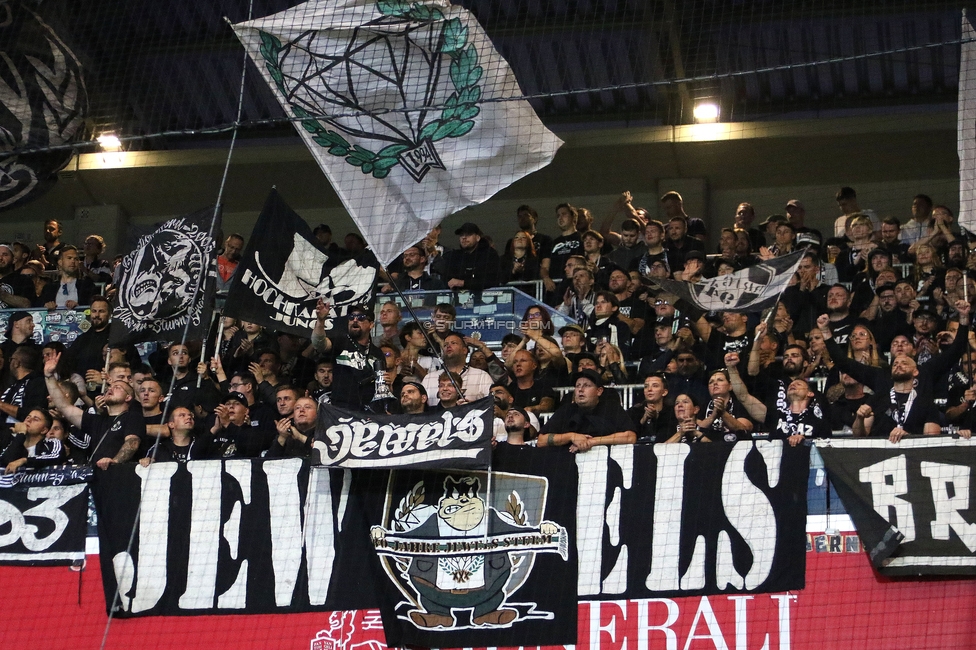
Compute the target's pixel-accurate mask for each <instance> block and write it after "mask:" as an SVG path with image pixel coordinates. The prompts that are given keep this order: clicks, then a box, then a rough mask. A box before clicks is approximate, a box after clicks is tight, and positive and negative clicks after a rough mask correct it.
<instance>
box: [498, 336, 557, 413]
mask: <svg viewBox="0 0 976 650" xmlns="http://www.w3.org/2000/svg"><path fill="white" fill-rule="evenodd" d="M538 368H539V362H538V361H536V359H535V357H534V356H532V353H531V352H529V351H528V350H519V351H518V352H516V353H515V362H514V363H513V364H512V376H513V377H514V381H512V383H511V384H509V387H508V388H509V390H510V391H511V393H512V399H513V401H512V405H513V406H517V407H519V408H524V409H525V410H527V411H532V412H534V413H535V414H536V415H538V414H539V413H546V412H548V411H552V409H553V408H554V407H555V406H556V396H555V394H554V393H553V392H552V388H551V387H550V386H549V385H548V384H547V383H545V382H544V381H541V380H539V379H538V378H537V377H536V370H537V369H538Z"/></svg>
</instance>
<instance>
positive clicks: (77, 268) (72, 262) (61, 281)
mask: <svg viewBox="0 0 976 650" xmlns="http://www.w3.org/2000/svg"><path fill="white" fill-rule="evenodd" d="M81 262H82V260H81V258H80V255H79V253H78V249H77V248H75V247H74V246H65V247H64V250H63V251H62V252H61V258H60V259H59V260H58V274H59V275H58V280H57V281H56V282H50V283H48V285H47V286H46V287H44V290H43V291H41V295H40V297H39V298H38V301H39V302H40V303H41V304H43V305H44V306H45V307H46V308H48V309H74V308H75V307H77V306H79V305H90V304H91V301H92V297H93V296H94V295H95V292H96V289H95V283H94V282H92V281H91V280H89V279H88V278H87V277H83V276H82V275H81Z"/></svg>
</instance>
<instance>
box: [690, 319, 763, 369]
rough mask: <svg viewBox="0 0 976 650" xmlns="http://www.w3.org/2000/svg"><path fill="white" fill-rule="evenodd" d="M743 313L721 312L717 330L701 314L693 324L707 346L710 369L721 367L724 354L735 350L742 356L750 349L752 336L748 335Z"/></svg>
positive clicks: (744, 356)
mask: <svg viewBox="0 0 976 650" xmlns="http://www.w3.org/2000/svg"><path fill="white" fill-rule="evenodd" d="M747 322H748V321H747V318H746V315H745V314H740V313H738V312H731V311H725V312H722V327H723V329H724V330H725V331H724V332H723V331H722V330H719V329H718V328H716V327H713V326H712V324H711V323H709V322H708V320H707V319H706V318H705V317H704V316H702V317H701V318H699V319H698V322H697V323H695V325H696V326H697V327H698V334H699V336H701V339H702V340H703V341H704V342H705V344H706V345H707V346H708V359H707V360H706V361H707V362H708V367H709V368H710V369H715V368H721V367H722V360H723V359H724V358H725V355H726V354H729V353H730V352H736V353H738V354H739V356H741V357H742V358H747V357H748V356H749V351H750V350H751V349H752V340H753V339H752V336H750V335H749V329H748V327H747Z"/></svg>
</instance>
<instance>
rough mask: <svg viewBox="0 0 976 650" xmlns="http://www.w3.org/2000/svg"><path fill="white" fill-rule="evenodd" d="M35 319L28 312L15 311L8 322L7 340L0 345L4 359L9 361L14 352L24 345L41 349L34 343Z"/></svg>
mask: <svg viewBox="0 0 976 650" xmlns="http://www.w3.org/2000/svg"><path fill="white" fill-rule="evenodd" d="M33 337H34V317H33V316H31V315H30V314H29V313H28V312H26V311H15V312H14V313H13V314H11V315H10V320H8V321H7V340H6V341H4V342H3V343H0V352H3V358H4V359H9V358H10V357H11V356H13V353H14V350H16V349H17V348H19V347H20V346H22V345H26V346H28V347H34V348H40V346H39V345H37V343H35V342H34V338H33Z"/></svg>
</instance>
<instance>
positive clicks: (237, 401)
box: [193, 392, 276, 459]
mask: <svg viewBox="0 0 976 650" xmlns="http://www.w3.org/2000/svg"><path fill="white" fill-rule="evenodd" d="M214 415H215V416H216V417H215V418H214V423H213V425H212V426H211V427H210V429H209V431H207V433H205V434H203V435H200V436H199V437H197V439H196V440H194V443H193V457H194V458H199V459H220V458H258V457H260V456H261V454H262V452H264V451H266V450H267V449H268V448H269V447H271V443H272V442H273V441H274V437H275V433H276V431H275V428H274V427H268V426H262V425H257V424H255V423H253V422H252V421H251V417H250V413H249V411H248V403H247V396H245V395H244V394H243V393H238V392H232V393H229V394H228V395H227V397H225V398H224V401H223V403H221V404H218V405H217V406H216V408H214Z"/></svg>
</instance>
